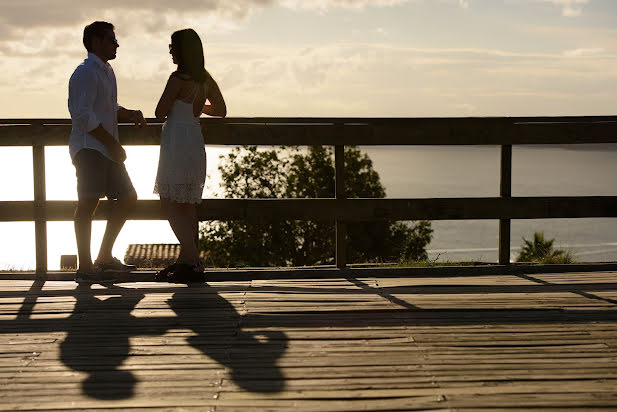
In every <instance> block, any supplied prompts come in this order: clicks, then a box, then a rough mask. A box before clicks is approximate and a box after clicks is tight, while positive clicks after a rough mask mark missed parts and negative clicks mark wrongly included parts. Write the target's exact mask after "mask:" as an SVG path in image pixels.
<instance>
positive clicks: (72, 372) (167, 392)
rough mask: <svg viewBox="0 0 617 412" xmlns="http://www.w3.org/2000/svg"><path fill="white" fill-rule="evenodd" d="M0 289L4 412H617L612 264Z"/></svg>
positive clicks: (28, 284)
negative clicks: (564, 269)
mask: <svg viewBox="0 0 617 412" xmlns="http://www.w3.org/2000/svg"><path fill="white" fill-rule="evenodd" d="M370 273H371V272H370V271H366V276H364V277H339V278H336V277H330V278H323V279H318V278H315V279H306V278H297V279H280V278H279V279H260V280H233V281H223V282H215V283H209V284H206V285H190V286H185V285H169V284H164V283H154V282H140V283H121V284H117V285H114V286H110V287H103V286H100V285H94V286H84V285H77V284H75V283H73V282H70V281H50V280H48V281H43V280H0V303H1V306H0V308H1V309H2V312H1V313H0V345H1V347H2V350H1V351H0V362H1V365H2V366H1V369H0V370H1V377H0V379H1V381H2V386H1V389H0V391H1V392H0V397H1V398H2V400H3V405H4V406H3V409H4V408H6V409H17V408H20V409H31V410H37V409H39V410H40V409H60V410H80V409H95V408H96V409H103V408H110V409H111V408H120V409H130V408H145V409H152V410H163V409H164V410H170V409H174V408H178V409H182V410H208V409H209V410H215V409H227V408H229V409H240V408H247V409H258V410H263V409H268V410H277V409H280V410H288V409H291V408H294V409H297V410H320V411H322V410H359V409H371V410H386V409H387V410H392V409H396V410H405V409H414V410H415V409H435V410H437V409H439V410H457V411H458V410H477V409H494V410H501V409H503V410H506V409H511V408H525V409H534V410H535V409H547V410H548V409H553V410H554V409H555V408H557V409H559V410H563V409H568V408H572V409H577V408H578V409H580V410H590V409H606V410H614V409H613V408H614V407H615V405H617V391H616V390H615V388H617V272H596V273H566V274H557V273H546V274H533V275H530V274H518V275H500V276H497V275H490V274H488V275H482V276H473V275H467V276H435V277H431V276H428V275H427V276H423V277H395V276H390V277H379V276H376V277H372V276H370Z"/></svg>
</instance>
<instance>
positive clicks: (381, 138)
mask: <svg viewBox="0 0 617 412" xmlns="http://www.w3.org/2000/svg"><path fill="white" fill-rule="evenodd" d="M150 121H151V122H152V123H151V124H150V125H149V126H148V127H147V128H146V129H145V130H142V129H136V128H135V127H133V126H132V125H121V126H120V140H121V142H122V143H123V144H130V145H143V144H147V145H156V144H158V143H159V141H160V128H161V125H160V123H155V119H150ZM201 123H202V127H203V131H204V138H205V142H206V143H207V144H224V145H244V144H248V145H274V146H279V145H333V146H335V145H503V144H579V143H617V117H615V116H604V117H555V118H550V117H549V118H547V117H538V118H497V117H496V118H415V119H414V118H409V119H391V118H390V119H389V118H383V119H380V118H373V119H371V118H368V119H367V118H357V119H354V118H340V119H338V118H280V119H277V118H236V119H231V118H229V119H202V120H201ZM0 125H4V126H0V146H15V145H17V146H29V145H31V144H32V143H33V139H34V138H36V139H37V140H38V141H41V142H44V144H45V145H66V144H67V142H68V136H69V134H70V121H68V120H67V119H7V120H4V121H2V120H0Z"/></svg>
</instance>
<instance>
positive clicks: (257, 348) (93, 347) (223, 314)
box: [60, 284, 287, 400]
mask: <svg viewBox="0 0 617 412" xmlns="http://www.w3.org/2000/svg"><path fill="white" fill-rule="evenodd" d="M171 290H172V291H173V295H172V297H171V298H170V299H168V300H167V301H166V307H160V301H153V302H150V301H148V302H147V303H148V307H147V310H146V311H149V312H150V313H149V314H153V312H154V313H155V312H157V311H159V310H166V309H168V308H171V309H172V310H173V311H174V312H175V314H176V316H175V317H174V316H140V317H135V316H133V314H132V312H133V310H134V309H135V308H136V307H137V304H138V303H139V302H140V301H142V299H144V297H145V296H146V294H145V292H147V291H150V292H153V293H155V294H159V293H169V291H170V288H151V289H148V290H144V289H132V288H124V287H119V286H110V287H109V288H106V289H93V288H92V287H91V286H90V285H79V286H78V287H77V289H76V294H75V297H76V303H75V308H74V310H73V313H72V314H71V316H70V317H69V318H68V319H67V332H68V334H67V336H66V339H65V340H64V341H63V342H62V344H61V346H60V359H61V360H62V362H63V363H64V364H65V365H66V366H68V367H70V368H71V369H73V370H76V371H80V372H85V373H87V374H88V376H87V378H86V379H85V380H84V381H83V382H82V388H83V392H84V394H85V395H87V396H89V397H92V398H96V399H102V400H119V399H128V398H131V397H133V396H134V392H135V386H136V384H137V383H138V379H137V378H136V377H135V376H134V375H133V373H132V372H131V370H130V369H131V368H137V367H138V365H142V367H143V365H144V364H148V363H149V362H148V358H146V356H152V355H154V356H161V354H162V355H163V356H166V355H173V354H174V350H175V349H177V346H178V344H180V345H185V342H186V343H188V344H189V345H190V346H192V347H193V348H195V349H197V350H199V351H200V352H202V353H203V354H204V355H206V356H208V357H210V358H211V359H213V360H214V361H216V362H218V363H219V364H220V365H222V366H225V367H226V368H227V369H228V370H229V374H230V378H231V379H232V381H233V382H234V383H235V384H236V385H238V386H239V387H240V388H242V389H243V390H247V391H250V392H262V393H272V392H280V391H282V390H283V388H284V386H285V381H284V377H283V375H282V372H281V370H280V368H279V367H278V366H277V360H278V359H279V358H280V356H281V355H282V354H283V353H284V352H285V349H286V347H287V336H286V335H285V334H284V333H283V332H280V331H269V330H265V331H243V330H242V325H241V318H242V316H241V314H239V313H238V312H237V311H236V309H235V308H234V306H233V305H232V304H231V303H230V302H228V301H227V300H226V299H224V298H223V297H221V296H220V295H219V294H218V293H217V290H216V289H215V288H213V287H210V286H208V285H205V284H204V285H201V284H200V285H190V286H188V287H187V286H178V287H171ZM157 304H158V305H159V307H157ZM150 305H152V306H150ZM170 330H182V331H186V330H188V331H192V332H193V333H194V335H193V336H189V337H188V338H186V340H184V339H181V340H180V342H179V343H178V341H177V340H176V339H177V338H169V339H166V338H164V339H163V340H159V341H155V342H152V343H154V345H158V346H157V347H152V346H150V347H149V348H150V350H148V347H146V348H145V349H143V348H142V349H141V350H133V349H132V348H131V343H130V339H131V338H132V337H137V336H156V335H164V334H166V333H167V332H168V331H170ZM152 343H150V344H152ZM171 345H175V346H176V348H174V347H173V346H171ZM166 349H169V350H166ZM180 352H182V351H180ZM129 357H131V358H132V359H131V360H132V361H133V362H131V364H129V365H123V364H124V363H125V361H126V360H127V359H128V358H129ZM168 358H169V361H168V362H169V363H168V364H162V365H157V366H156V367H157V368H160V370H161V371H162V374H164V373H165V372H164V370H165V369H166V368H167V369H169V368H174V363H176V366H175V368H177V367H178V366H179V367H182V366H181V365H177V363H178V362H180V363H187V362H190V359H188V358H187V359H184V360H182V359H181V357H180V360H178V359H179V358H178V356H168ZM151 359H153V358H151ZM157 361H158V362H160V359H158V360H157ZM163 361H164V362H167V361H166V360H165V359H164V358H163ZM190 366H191V365H189V367H188V369H191V371H190V373H191V376H195V370H194V367H190ZM205 373H206V374H205V375H204V376H203V379H210V380H212V376H211V375H207V373H210V374H211V373H212V371H211V370H210V372H205ZM174 376H177V375H174ZM172 379H173V377H172V376H170V377H169V378H166V377H165V376H164V375H163V376H162V377H160V378H159V379H158V381H157V382H156V383H155V385H157V386H158V385H160V386H162V388H161V389H163V388H165V386H166V382H167V381H170V380H172ZM218 379H220V376H219V377H217V380H218Z"/></svg>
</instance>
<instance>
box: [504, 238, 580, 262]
mask: <svg viewBox="0 0 617 412" xmlns="http://www.w3.org/2000/svg"><path fill="white" fill-rule="evenodd" d="M523 243H524V244H523V246H522V247H521V251H520V252H519V254H518V256H517V257H516V261H517V262H534V263H573V262H574V256H573V255H572V253H571V252H569V251H565V250H562V249H556V250H555V249H553V243H555V239H554V238H553V239H549V240H546V239H545V238H544V232H535V233H534V234H533V241H530V240H527V239H525V238H524V237H523Z"/></svg>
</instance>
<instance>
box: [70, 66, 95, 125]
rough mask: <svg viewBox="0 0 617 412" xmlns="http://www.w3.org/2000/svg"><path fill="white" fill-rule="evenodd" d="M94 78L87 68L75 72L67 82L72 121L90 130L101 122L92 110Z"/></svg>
mask: <svg viewBox="0 0 617 412" xmlns="http://www.w3.org/2000/svg"><path fill="white" fill-rule="evenodd" d="M95 99H96V78H95V75H94V73H92V72H91V71H88V70H81V71H79V72H76V73H75V74H74V75H73V77H72V78H71V80H70V82H69V112H70V113H71V120H72V121H73V123H76V124H79V126H81V127H80V128H81V129H82V130H84V131H86V132H90V131H92V130H94V129H96V128H97V127H98V125H100V124H101V121H100V119H99V118H98V117H97V115H96V113H95V111H94V101H95Z"/></svg>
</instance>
